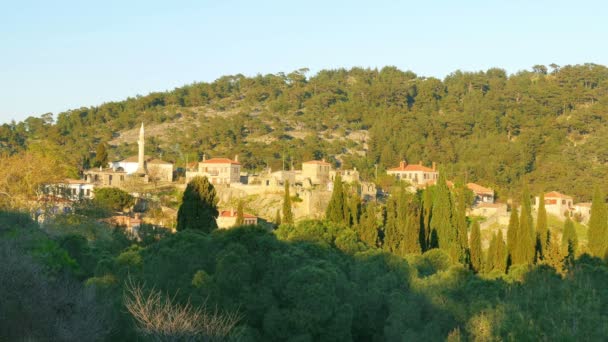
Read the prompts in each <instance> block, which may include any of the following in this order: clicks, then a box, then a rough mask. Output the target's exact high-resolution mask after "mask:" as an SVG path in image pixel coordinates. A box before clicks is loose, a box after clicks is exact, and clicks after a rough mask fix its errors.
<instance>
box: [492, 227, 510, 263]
mask: <svg viewBox="0 0 608 342" xmlns="http://www.w3.org/2000/svg"><path fill="white" fill-rule="evenodd" d="M494 269H495V270H499V271H500V272H501V273H505V272H506V271H507V246H506V245H505V240H504V239H503V237H502V231H501V230H499V231H498V233H496V254H495V255H494Z"/></svg>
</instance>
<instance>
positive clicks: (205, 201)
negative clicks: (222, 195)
mask: <svg viewBox="0 0 608 342" xmlns="http://www.w3.org/2000/svg"><path fill="white" fill-rule="evenodd" d="M217 202H218V197H217V193H216V191H215V188H214V187H213V184H211V183H210V182H209V179H207V177H200V176H197V177H194V178H193V179H192V180H191V181H190V182H188V185H187V186H186V190H185V191H184V196H183V199H182V204H181V205H180V207H179V210H178V211H177V230H186V229H194V230H200V231H202V232H206V233H208V232H211V231H212V230H214V229H217V223H216V221H215V219H217V217H218V215H219V212H218V210H217Z"/></svg>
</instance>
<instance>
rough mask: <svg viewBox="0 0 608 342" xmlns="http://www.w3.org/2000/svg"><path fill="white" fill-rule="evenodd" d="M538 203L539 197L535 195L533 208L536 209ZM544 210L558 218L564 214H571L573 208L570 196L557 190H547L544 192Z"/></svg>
mask: <svg viewBox="0 0 608 342" xmlns="http://www.w3.org/2000/svg"><path fill="white" fill-rule="evenodd" d="M539 204H540V197H539V196H536V201H535V204H534V210H538V206H539ZM545 210H547V214H553V215H555V216H557V217H558V218H560V219H562V218H564V216H566V215H571V214H572V211H573V210H574V206H573V204H572V197H571V196H568V195H564V194H561V193H559V192H557V191H551V192H547V193H546V194H545Z"/></svg>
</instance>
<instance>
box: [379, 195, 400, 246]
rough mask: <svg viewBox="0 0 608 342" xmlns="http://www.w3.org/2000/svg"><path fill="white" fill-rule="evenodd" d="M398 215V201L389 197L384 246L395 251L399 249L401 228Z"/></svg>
mask: <svg viewBox="0 0 608 342" xmlns="http://www.w3.org/2000/svg"><path fill="white" fill-rule="evenodd" d="M398 224H399V223H398V217H397V202H396V201H395V199H394V198H389V199H388V200H387V202H386V224H385V225H384V240H383V243H382V248H384V249H386V250H387V251H389V252H392V253H395V252H397V251H398V249H399V241H400V239H399V228H398Z"/></svg>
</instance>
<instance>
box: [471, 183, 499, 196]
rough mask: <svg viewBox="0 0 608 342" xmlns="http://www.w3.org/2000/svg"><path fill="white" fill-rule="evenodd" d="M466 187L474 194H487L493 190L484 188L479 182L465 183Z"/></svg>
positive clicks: (490, 193)
mask: <svg viewBox="0 0 608 342" xmlns="http://www.w3.org/2000/svg"><path fill="white" fill-rule="evenodd" d="M467 188H469V189H470V190H471V191H473V192H474V193H476V194H488V195H493V194H494V190H492V189H490V188H486V187H484V186H481V185H479V184H475V183H467Z"/></svg>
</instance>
